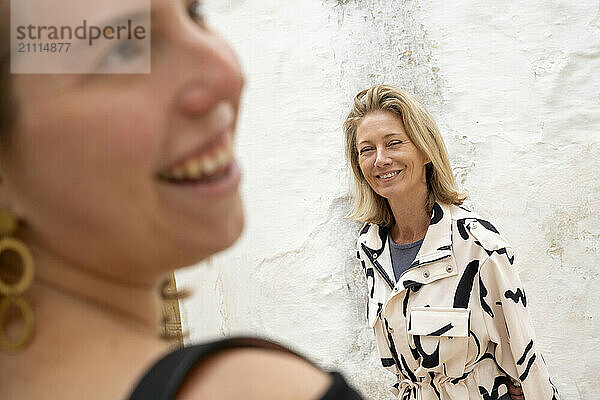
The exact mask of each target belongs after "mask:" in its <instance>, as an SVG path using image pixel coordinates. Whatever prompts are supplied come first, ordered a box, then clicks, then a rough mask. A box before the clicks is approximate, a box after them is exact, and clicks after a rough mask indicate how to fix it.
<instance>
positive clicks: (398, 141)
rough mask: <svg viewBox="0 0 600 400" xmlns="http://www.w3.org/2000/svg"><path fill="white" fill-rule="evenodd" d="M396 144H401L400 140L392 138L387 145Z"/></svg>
mask: <svg viewBox="0 0 600 400" xmlns="http://www.w3.org/2000/svg"><path fill="white" fill-rule="evenodd" d="M397 144H402V140H392V141H391V142H390V143H388V146H395V145H397Z"/></svg>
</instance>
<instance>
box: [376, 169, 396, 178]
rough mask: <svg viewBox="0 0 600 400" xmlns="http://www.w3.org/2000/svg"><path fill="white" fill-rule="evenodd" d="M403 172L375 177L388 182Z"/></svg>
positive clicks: (392, 172) (387, 173) (393, 172)
mask: <svg viewBox="0 0 600 400" xmlns="http://www.w3.org/2000/svg"><path fill="white" fill-rule="evenodd" d="M402 171H403V170H401V169H399V170H397V171H390V172H386V173H385V174H379V175H376V176H375V177H376V178H377V179H381V180H384V181H387V180H390V179H392V178H394V177H396V176H398V174H400V172H402Z"/></svg>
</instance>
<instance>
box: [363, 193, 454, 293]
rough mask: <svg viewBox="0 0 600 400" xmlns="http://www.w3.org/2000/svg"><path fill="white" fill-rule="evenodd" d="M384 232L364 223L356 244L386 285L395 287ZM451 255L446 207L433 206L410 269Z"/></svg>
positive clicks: (384, 227) (377, 227)
mask: <svg viewBox="0 0 600 400" xmlns="http://www.w3.org/2000/svg"><path fill="white" fill-rule="evenodd" d="M388 233H389V227H386V226H380V225H375V224H365V226H364V227H363V229H362V230H361V233H360V236H359V243H360V245H361V247H362V250H363V251H364V253H365V255H366V256H367V257H368V258H369V260H370V261H371V263H372V264H373V265H374V266H375V268H376V269H377V271H378V272H379V273H380V275H381V276H382V277H383V279H384V280H385V281H386V283H387V284H388V285H389V286H390V288H393V287H394V286H395V282H394V279H393V277H394V270H393V268H392V262H391V256H390V250H389V246H388V240H387V237H388ZM451 254H452V215H451V210H450V206H448V205H445V204H439V203H435V204H434V206H433V211H432V213H431V220H430V222H429V227H428V228H427V233H426V234H425V238H424V240H423V244H422V245H421V248H420V249H419V253H418V254H417V256H416V257H415V261H414V262H413V263H412V265H411V268H414V267H418V266H421V265H424V264H429V263H432V262H435V261H438V260H440V259H443V258H446V257H449V256H450V255H451Z"/></svg>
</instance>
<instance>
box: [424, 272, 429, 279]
mask: <svg viewBox="0 0 600 400" xmlns="http://www.w3.org/2000/svg"><path fill="white" fill-rule="evenodd" d="M423 278H425V279H427V278H429V271H425V272H423Z"/></svg>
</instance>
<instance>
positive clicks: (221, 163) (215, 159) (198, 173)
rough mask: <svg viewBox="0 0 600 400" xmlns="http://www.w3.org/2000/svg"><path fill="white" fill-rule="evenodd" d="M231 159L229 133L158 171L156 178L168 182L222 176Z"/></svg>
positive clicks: (187, 181) (185, 181)
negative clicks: (196, 152) (195, 152)
mask: <svg viewBox="0 0 600 400" xmlns="http://www.w3.org/2000/svg"><path fill="white" fill-rule="evenodd" d="M232 161H233V150H232V141H231V139H230V135H228V134H225V135H224V136H223V139H222V140H220V141H219V142H218V143H217V144H216V145H214V146H213V147H211V148H210V149H206V150H203V151H201V152H200V153H198V154H195V155H192V156H190V157H187V158H186V159H184V160H182V161H180V162H178V163H177V164H175V165H173V166H171V167H169V168H167V169H165V170H163V171H161V172H159V173H158V179H159V180H162V181H166V182H170V183H200V182H203V181H205V182H209V181H214V180H216V179H219V178H220V177H222V176H223V175H224V174H225V173H226V171H227V170H228V169H229V167H230V166H231V163H232Z"/></svg>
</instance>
